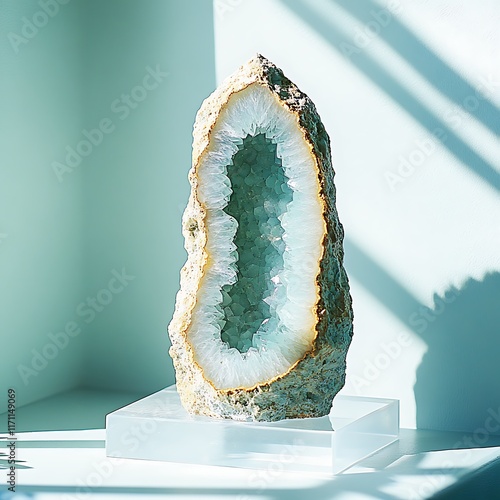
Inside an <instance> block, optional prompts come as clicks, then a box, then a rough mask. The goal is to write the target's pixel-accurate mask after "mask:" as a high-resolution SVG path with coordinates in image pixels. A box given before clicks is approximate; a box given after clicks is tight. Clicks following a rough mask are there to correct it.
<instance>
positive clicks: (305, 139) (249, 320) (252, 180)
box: [169, 55, 352, 421]
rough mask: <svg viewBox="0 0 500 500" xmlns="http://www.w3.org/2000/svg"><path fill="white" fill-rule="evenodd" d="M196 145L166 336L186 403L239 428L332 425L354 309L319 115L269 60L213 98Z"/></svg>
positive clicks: (199, 123)
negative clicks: (181, 260)
mask: <svg viewBox="0 0 500 500" xmlns="http://www.w3.org/2000/svg"><path fill="white" fill-rule="evenodd" d="M193 137H194V142H193V164H192V168H191V171H190V173H189V180H190V183H191V196H190V199H189V203H188V206H187V208H186V211H185V212H184V216H183V222H182V225H183V234H184V238H185V247H186V250H187V252H188V259H187V262H186V264H185V265H184V267H183V269H182V271H181V288H180V291H179V293H178V295H177V301H176V308H175V313H174V317H173V319H172V322H171V323H170V325H169V334H170V339H171V341H172V347H171V349H170V354H171V356H172V358H173V361H174V366H175V370H176V378H177V390H178V392H179V394H180V397H181V400H182V403H183V405H184V407H185V408H186V409H187V410H188V411H189V412H191V413H197V414H203V415H210V416H214V417H226V418H233V419H238V420H249V419H251V420H268V421H272V420H280V419H283V418H297V417H317V416H322V415H326V414H328V412H329V411H330V408H331V404H332V400H333V398H334V396H335V395H336V394H337V392H338V391H339V390H340V389H341V388H342V387H343V385H344V379H345V358H346V354H347V349H348V347H349V344H350V342H351V337H352V308H351V297H350V294H349V284H348V280H347V275H346V272H345V270H344V267H343V264H342V262H343V249H342V240H343V230H342V226H341V224H340V222H339V219H338V216H337V211H336V208H335V186H334V183H333V177H334V171H333V168H332V165H331V157H330V140H329V137H328V135H327V133H326V131H325V128H324V126H323V124H322V123H321V120H320V118H319V116H318V113H317V112H316V108H315V106H314V104H313V103H312V102H311V100H310V99H309V98H308V97H307V96H306V95H305V94H304V93H302V92H301V91H300V90H299V89H298V88H297V87H296V86H295V85H294V84H293V83H292V82H291V81H290V80H288V79H287V78H286V77H285V76H284V75H283V72H282V71H281V70H280V69H278V68H277V67H276V66H274V65H273V64H272V63H271V62H269V61H268V60H267V59H265V58H264V57H262V56H260V55H258V56H256V57H255V58H253V59H251V60H250V61H249V62H248V63H247V64H245V65H244V66H242V67H241V68H240V69H239V70H238V71H237V72H236V73H235V74H234V75H232V76H231V77H230V78H229V79H227V80H226V81H225V82H224V83H223V84H222V85H221V86H220V87H219V88H218V89H217V90H216V91H215V92H214V93H213V94H212V95H211V96H210V97H209V98H208V99H206V100H205V102H204V103H203V105H202V107H201V109H200V110H199V112H198V115H197V117H196V123H195V125H194V132H193Z"/></svg>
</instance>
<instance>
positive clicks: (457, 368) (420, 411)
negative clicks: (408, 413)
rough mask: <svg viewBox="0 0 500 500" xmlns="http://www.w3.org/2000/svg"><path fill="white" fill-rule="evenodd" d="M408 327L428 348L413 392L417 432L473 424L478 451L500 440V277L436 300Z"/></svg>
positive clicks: (473, 282)
mask: <svg viewBox="0 0 500 500" xmlns="http://www.w3.org/2000/svg"><path fill="white" fill-rule="evenodd" d="M409 323H410V327H411V328H412V329H413V330H414V331H415V332H416V333H417V334H418V335H420V336H421V337H422V339H423V340H424V341H425V343H426V344H427V345H428V350H427V353H426V354H425V355H424V357H423V359H422V363H421V364H420V366H419V368H418V370H417V379H416V382H415V386H414V390H415V400H416V406H417V427H419V428H435V427H436V422H440V423H441V425H440V427H441V428H443V429H447V430H464V429H468V428H470V426H471V423H475V424H476V425H477V428H476V430H477V433H476V434H477V436H476V438H477V441H478V442H477V443H476V444H477V445H480V444H482V443H484V442H485V441H486V438H487V435H485V432H486V433H489V434H500V273H497V272H495V273H492V274H487V275H486V276H485V278H484V279H483V281H476V280H474V279H469V280H468V281H467V282H466V283H465V285H464V286H463V287H462V288H461V289H460V290H457V289H455V288H450V289H449V290H447V291H446V293H445V294H444V295H443V296H442V297H439V296H437V295H436V296H435V297H434V308H433V309H429V308H425V307H423V306H422V307H421V308H419V311H418V312H414V313H413V314H412V315H411V316H410V318H409ZM490 417H491V418H490ZM447 420H449V421H447ZM483 431H485V432H483Z"/></svg>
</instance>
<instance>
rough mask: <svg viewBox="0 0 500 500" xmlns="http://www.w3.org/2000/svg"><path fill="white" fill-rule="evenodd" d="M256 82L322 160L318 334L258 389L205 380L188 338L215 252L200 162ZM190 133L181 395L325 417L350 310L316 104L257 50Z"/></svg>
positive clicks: (261, 413)
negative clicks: (224, 112)
mask: <svg viewBox="0 0 500 500" xmlns="http://www.w3.org/2000/svg"><path fill="white" fill-rule="evenodd" d="M253 83H259V84H261V85H263V86H265V87H266V88H267V89H269V91H270V92H271V93H272V94H273V95H274V96H275V97H276V99H278V100H279V102H280V103H281V105H282V106H284V107H286V108H287V109H288V110H289V111H290V112H291V113H293V114H294V115H295V116H296V119H297V122H298V124H299V127H300V129H301V131H302V132H303V135H304V139H305V141H307V143H308V145H309V146H310V150H311V155H312V156H313V158H314V163H315V165H316V166H317V176H318V180H319V185H320V186H321V189H320V192H319V193H318V196H319V198H320V200H321V202H322V206H323V216H324V222H325V234H324V238H323V251H322V258H321V261H320V273H319V275H318V277H317V303H316V308H315V314H316V317H317V323H316V337H315V340H314V342H313V344H312V345H311V348H310V350H309V351H308V352H307V353H306V354H305V355H304V357H303V358H302V359H300V360H299V361H298V362H297V363H295V365H293V366H292V367H291V368H290V370H289V371H288V372H287V373H284V374H283V375H280V376H279V377H277V378H275V379H273V380H270V381H267V382H266V383H264V384H261V385H257V386H256V387H252V388H234V389H230V390H228V389H225V390H220V389H217V388H216V387H214V386H213V384H212V383H211V382H210V381H208V380H206V379H205V377H204V374H203V370H202V369H201V367H200V366H199V365H198V364H197V363H196V361H195V356H194V353H193V350H192V347H191V345H190V344H189V342H188V340H187V334H188V331H189V327H190V320H191V315H192V312H193V309H194V307H195V305H196V294H197V289H198V286H199V283H200V280H201V278H202V276H203V273H204V269H205V266H207V263H209V258H210V256H208V255H207V254H206V251H205V246H206V242H207V234H206V226H205V216H206V214H205V210H204V207H203V206H202V205H201V203H200V201H199V200H198V198H197V186H198V177H197V168H198V166H199V164H200V160H201V158H202V157H203V155H204V153H205V152H206V150H207V147H208V145H209V140H210V133H211V131H212V129H213V127H214V125H215V123H216V121H217V118H218V115H219V113H220V111H221V109H223V108H224V106H225V105H226V103H227V102H228V99H229V98H230V96H231V95H232V94H233V93H235V92H238V91H241V90H243V89H245V88H246V87H247V86H249V85H251V84H253ZM193 137H194V142H193V163H192V168H191V171H190V173H189V180H190V183H191V187H192V189H191V196H190V199H189V203H188V206H187V208H186V211H185V213H184V216H183V235H184V238H185V247H186V250H187V252H188V259H187V262H186V264H185V265H184V267H183V269H182V271H181V289H180V291H179V293H178V295H177V301H176V308H175V313H174V316H173V319H172V322H171V323H170V325H169V335H170V339H171V342H172V347H171V349H170V354H171V356H172V358H173V361H174V366H175V370H176V378H177V389H178V392H179V395H180V397H181V401H182V403H183V405H184V407H185V408H186V409H187V410H188V411H189V412H191V413H195V414H202V415H208V416H213V417H219V418H233V419H237V420H261V421H275V420H281V419H284V418H303V417H318V416H323V415H326V414H328V413H329V411H330V409H331V405H332V400H333V398H334V397H335V395H336V394H337V392H338V391H339V390H340V389H341V388H342V387H343V385H344V381H345V368H346V365H345V358H346V354H347V350H348V347H349V344H350V342H351V338H352V320H353V314H352V307H351V297H350V294H349V284H348V279H347V275H346V272H345V270H344V267H343V247H342V241H343V228H342V225H341V224H340V222H339V219H338V215H337V210H336V207H335V185H334V170H333V168H332V164H331V156H330V140H329V137H328V134H327V133H326V131H325V128H324V126H323V124H322V122H321V120H320V117H319V115H318V113H317V111H316V108H315V106H314V104H313V103H312V101H311V100H310V99H309V98H308V97H307V96H306V95H305V94H304V93H303V92H301V91H300V90H299V89H298V88H297V87H296V86H295V85H294V84H293V83H292V82H291V81H290V80H288V79H287V78H286V77H285V76H284V75H283V72H282V71H281V70H280V69H279V68H277V67H276V66H274V65H273V64H272V63H271V62H269V61H268V60H267V59H265V58H264V57H262V56H260V55H257V56H256V57H254V58H253V59H251V60H250V61H249V62H248V63H247V64H245V65H244V66H242V67H241V68H240V69H239V70H238V71H237V72H236V73H235V74H234V75H232V76H231V77H230V78H229V79H228V80H226V81H225V82H224V83H223V84H222V85H221V86H220V87H219V88H218V89H217V90H216V91H215V92H214V93H213V94H212V95H211V96H210V97H209V98H208V99H206V100H205V101H204V103H203V105H202V107H201V109H200V110H199V112H198V115H197V118H196V123H195V126H194V132H193Z"/></svg>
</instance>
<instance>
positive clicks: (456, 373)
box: [344, 238, 500, 445]
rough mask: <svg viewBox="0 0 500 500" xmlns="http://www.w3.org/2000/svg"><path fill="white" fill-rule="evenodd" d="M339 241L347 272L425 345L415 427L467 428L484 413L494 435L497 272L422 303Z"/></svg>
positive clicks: (499, 403) (498, 374)
mask: <svg viewBox="0 0 500 500" xmlns="http://www.w3.org/2000/svg"><path fill="white" fill-rule="evenodd" d="M344 248H345V265H346V268H347V271H348V274H349V275H350V276H352V277H354V278H355V279H356V280H358V281H359V282H360V283H361V284H362V285H363V287H364V288H365V289H366V290H367V291H368V292H370V293H371V294H372V295H373V296H374V297H376V298H377V299H378V300H379V301H380V302H381V303H382V304H383V305H384V306H385V307H387V308H388V309H389V310H390V311H391V312H392V314H394V315H395V316H396V317H398V318H399V319H400V321H402V322H403V323H404V324H406V325H407V327H408V328H409V329H411V330H412V331H413V332H414V333H415V334H416V335H419V336H420V337H421V338H422V340H423V341H424V342H425V343H426V344H427V346H428V347H427V352H426V354H425V355H424V357H423V358H422V362H421V364H420V366H419V367H418V369H417V379H416V382H415V386H414V391H415V402H416V407H417V427H418V428H420V429H443V430H457V431H464V430H471V431H473V430H474V429H476V428H477V429H482V428H484V426H485V423H486V419H488V417H489V416H492V418H493V422H494V423H492V424H491V426H490V427H491V429H486V430H487V432H488V433H490V434H498V435H500V273H498V272H494V273H490V274H487V275H486V276H485V277H484V279H483V281H476V280H474V279H469V280H467V281H466V282H465V284H464V286H463V287H462V288H461V289H460V290H457V289H455V288H450V289H449V290H447V291H446V293H445V294H444V296H443V297H439V296H437V295H435V297H434V307H433V308H432V309H430V308H428V307H426V306H424V305H423V304H421V303H420V302H419V301H418V300H417V299H416V298H415V297H413V295H412V294H411V293H410V292H408V290H406V289H405V288H404V287H403V286H402V285H401V284H400V283H398V282H397V281H396V280H395V279H394V278H392V277H391V276H390V275H389V274H388V273H387V272H386V271H385V270H384V269H383V268H382V267H381V266H380V265H379V264H377V263H376V262H375V261H374V260H373V259H371V258H370V257H369V256H368V255H367V254H366V253H365V252H364V251H363V250H361V249H360V248H359V247H358V246H357V245H356V244H355V243H353V242H352V241H350V240H349V238H346V239H345V240H344ZM495 416H496V417H495ZM488 422H490V420H488ZM481 439H484V436H483V437H479V440H481ZM484 441H485V440H484ZM484 441H483V442H484ZM476 444H477V445H480V444H481V443H480V442H478V443H476Z"/></svg>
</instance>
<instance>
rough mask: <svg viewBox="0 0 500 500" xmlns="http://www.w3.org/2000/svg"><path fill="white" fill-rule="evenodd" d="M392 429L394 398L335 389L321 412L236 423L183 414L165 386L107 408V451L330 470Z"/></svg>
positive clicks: (379, 444) (395, 425)
mask: <svg viewBox="0 0 500 500" xmlns="http://www.w3.org/2000/svg"><path fill="white" fill-rule="evenodd" d="M398 435H399V401H397V400H394V399H378V398H367V397H358V396H337V397H336V398H335V400H334V402H333V408H332V411H331V412H330V415H328V416H325V417H319V418H305V419H289V420H281V421H279V422H238V421H234V420H228V419H215V418H210V417H203V416H199V415H190V414H188V413H187V412H186V410H184V408H183V407H182V405H181V402H180V399H179V395H178V394H177V391H176V388H175V386H170V387H167V388H166V389H163V390H162V391H159V392H157V393H155V394H152V395H151V396H148V397H146V398H144V399H141V400H139V401H136V402H135V403H132V404H130V405H128V406H125V407H124V408H121V409H119V410H116V411H114V412H113V413H110V414H109V415H107V417H106V454H107V456H109V457H120V458H137V459H143V460H160V461H165V462H179V463H190V464H203V465H219V466H229V467H244V468H250V469H267V470H274V469H276V470H287V471H296V472H308V473H314V474H322V475H323V474H327V475H331V474H337V473H339V472H342V471H343V470H345V469H347V468H348V467H350V466H351V465H353V464H355V463H356V462H358V461H360V460H362V459H363V458H365V457H367V456H368V455H371V454H372V453H375V452H376V451H378V450H380V449H381V448H383V447H385V446H387V445H389V444H391V443H393V442H394V441H396V440H397V439H398Z"/></svg>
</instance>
